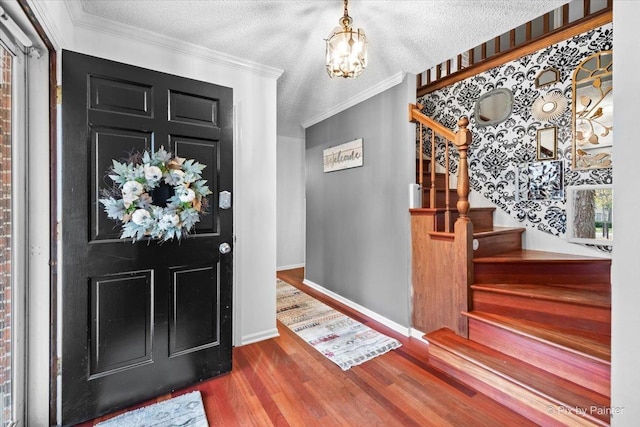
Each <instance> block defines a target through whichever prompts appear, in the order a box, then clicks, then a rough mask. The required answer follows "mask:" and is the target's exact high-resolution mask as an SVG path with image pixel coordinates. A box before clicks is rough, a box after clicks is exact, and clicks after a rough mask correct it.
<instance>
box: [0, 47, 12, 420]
mask: <svg viewBox="0 0 640 427" xmlns="http://www.w3.org/2000/svg"><path fill="white" fill-rule="evenodd" d="M12 59H13V58H12V57H11V55H9V54H7V52H6V51H5V50H4V48H2V47H0V73H1V74H2V75H1V76H0V409H1V412H0V425H4V424H5V421H7V420H9V419H11V417H10V416H11V65H12V62H11V61H12Z"/></svg>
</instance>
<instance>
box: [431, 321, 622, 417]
mask: <svg viewBox="0 0 640 427" xmlns="http://www.w3.org/2000/svg"><path fill="white" fill-rule="evenodd" d="M424 338H425V339H426V340H427V341H428V342H429V345H437V346H439V347H441V348H443V349H445V350H447V351H449V352H451V353H453V354H455V355H456V356H458V357H461V358H463V359H465V360H467V361H470V362H471V363H474V364H476V365H478V366H480V367H482V368H484V369H486V370H488V371H490V372H492V373H493V374H495V375H498V376H500V377H502V378H504V379H507V380H509V381H511V382H513V383H516V384H518V385H519V386H520V387H523V388H526V389H527V390H529V391H531V392H534V393H536V394H538V395H540V396H544V397H545V398H546V399H549V400H550V401H552V402H554V403H555V404H556V405H557V406H558V407H564V408H587V409H588V408H591V407H593V406H596V407H599V408H608V407H609V406H610V399H609V398H608V397H607V396H603V395H602V394H599V393H596V392H594V391H592V390H589V389H588V388H585V387H582V386H580V385H578V384H575V383H573V382H571V381H569V380H567V379H564V378H562V377H559V376H557V375H554V374H552V373H549V372H547V371H545V370H542V369H540V368H537V367H535V366H533V365H530V364H528V363H526V362H523V361H521V360H519V359H516V358H514V357H511V356H508V355H506V354H504V353H501V352H499V351H496V350H493V349H491V348H489V347H487V346H484V345H482V344H480V343H477V342H474V341H471V340H468V339H466V338H463V337H460V336H459V335H456V334H455V333H454V332H453V331H452V330H450V329H447V328H443V329H439V330H437V331H434V332H431V333H429V334H427V335H425V336H424ZM592 415H593V414H592ZM587 418H589V417H587ZM595 418H597V419H600V420H602V421H608V417H607V416H606V415H601V416H600V417H595Z"/></svg>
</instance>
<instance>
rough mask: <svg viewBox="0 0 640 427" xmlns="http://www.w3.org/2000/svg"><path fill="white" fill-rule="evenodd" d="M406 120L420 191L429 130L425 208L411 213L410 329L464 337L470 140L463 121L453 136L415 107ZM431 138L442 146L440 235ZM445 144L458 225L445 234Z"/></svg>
mask: <svg viewBox="0 0 640 427" xmlns="http://www.w3.org/2000/svg"><path fill="white" fill-rule="evenodd" d="M409 120H410V121H411V122H415V123H417V124H418V127H419V129H420V153H421V154H420V159H419V162H418V164H419V171H420V173H419V179H418V181H419V184H420V186H421V187H422V185H423V182H422V181H423V179H422V177H423V175H424V171H423V166H422V165H423V158H424V148H425V146H424V140H423V139H424V137H423V129H424V127H427V128H428V129H430V130H431V160H432V161H431V186H430V189H429V190H430V191H429V208H422V209H411V210H410V213H411V235H412V238H411V246H412V266H411V269H412V283H413V309H412V318H411V321H412V326H413V327H414V328H416V329H417V330H420V331H423V332H431V331H434V330H436V329H439V328H442V327H447V328H450V329H451V330H453V331H455V332H456V333H457V334H459V335H461V336H464V337H466V336H467V335H468V319H467V318H466V317H465V316H463V315H462V312H465V311H468V309H469V286H470V285H471V283H473V224H472V223H471V220H470V219H469V170H468V168H469V167H468V164H467V151H468V149H469V146H470V145H471V140H472V134H471V131H470V130H469V129H468V128H467V126H468V125H469V120H468V119H467V118H466V117H461V118H460V120H459V121H458V126H459V129H458V131H457V132H455V133H454V132H453V131H451V130H450V129H447V128H446V127H445V126H443V125H442V124H440V123H438V122H436V121H435V120H433V119H431V118H429V117H427V116H425V115H424V114H423V113H422V112H421V111H420V106H419V105H413V104H410V105H409ZM436 135H439V137H440V138H443V139H444V140H445V143H444V148H445V155H444V158H445V181H446V182H445V186H446V189H445V190H446V191H445V194H446V195H447V196H446V197H445V205H446V207H445V209H446V210H445V212H444V213H445V227H444V229H445V231H444V232H442V231H438V229H440V225H439V223H440V221H441V214H442V210H443V209H441V208H438V207H436V206H435V202H436V197H435V194H436V189H435V181H436V179H435V169H436V167H435V159H436V154H435V153H436V148H437V146H436V143H435V138H436ZM449 142H452V143H453V144H454V145H455V146H456V148H457V149H458V153H459V156H460V159H459V163H458V175H457V176H458V183H457V195H458V202H457V204H456V208H457V210H458V219H457V220H456V222H455V224H454V225H453V231H452V230H451V216H450V215H451V209H450V207H449V197H448V193H449V179H448V177H449V156H448V152H449Z"/></svg>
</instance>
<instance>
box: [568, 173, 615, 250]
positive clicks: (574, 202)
mask: <svg viewBox="0 0 640 427" xmlns="http://www.w3.org/2000/svg"><path fill="white" fill-rule="evenodd" d="M612 212H613V187H612V186H611V185H581V186H576V187H567V240H569V241H570V242H576V243H589V244H594V245H606V246H612V245H613V216H612Z"/></svg>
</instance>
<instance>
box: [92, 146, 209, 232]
mask: <svg viewBox="0 0 640 427" xmlns="http://www.w3.org/2000/svg"><path fill="white" fill-rule="evenodd" d="M205 167H206V165H202V164H200V163H198V162H196V161H195V160H193V159H189V160H186V159H183V158H181V157H177V156H176V157H172V156H171V153H169V152H167V151H165V149H164V147H160V149H159V150H158V151H156V152H155V153H152V154H149V152H147V151H145V152H144V153H143V154H142V155H140V154H139V153H136V154H133V155H131V157H130V158H129V161H128V162H126V163H120V162H118V161H116V160H113V165H112V166H111V168H109V171H108V172H107V174H108V176H109V178H111V180H112V181H113V182H114V186H113V187H112V188H110V189H104V190H103V191H102V195H103V198H101V199H100V203H102V205H103V206H104V211H105V212H106V214H107V216H108V217H109V218H111V219H114V220H116V221H120V222H122V233H121V234H120V238H121V239H126V238H132V239H133V241H134V242H136V241H138V240H141V239H142V238H144V237H151V238H152V239H158V240H161V241H164V242H166V241H167V240H173V239H174V238H177V239H178V240H180V239H181V238H182V237H183V236H186V235H187V234H188V233H189V232H190V231H191V230H192V229H193V227H194V226H195V225H196V223H197V222H199V221H200V217H201V216H202V215H204V214H206V213H207V212H206V208H207V199H206V196H208V195H209V194H211V190H209V187H208V186H207V181H206V180H204V179H202V170H203V169H204V168H205ZM161 192H164V193H165V194H164V195H165V196H167V197H164V199H165V200H161V199H162V195H161ZM171 193H173V195H171ZM154 196H155V197H154ZM154 198H155V199H157V200H154ZM162 204H165V205H166V206H164V207H163V206H161V205H162Z"/></svg>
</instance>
